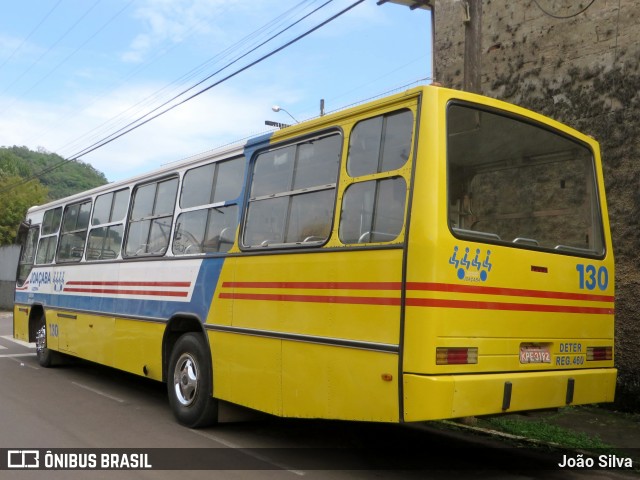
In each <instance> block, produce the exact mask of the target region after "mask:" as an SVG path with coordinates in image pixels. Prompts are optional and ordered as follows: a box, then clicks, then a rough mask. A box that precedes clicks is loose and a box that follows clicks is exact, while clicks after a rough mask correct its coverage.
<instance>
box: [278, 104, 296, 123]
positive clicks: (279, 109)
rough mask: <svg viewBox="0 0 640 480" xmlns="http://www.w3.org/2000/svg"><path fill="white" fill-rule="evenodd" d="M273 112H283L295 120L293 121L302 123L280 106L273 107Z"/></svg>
mask: <svg viewBox="0 0 640 480" xmlns="http://www.w3.org/2000/svg"><path fill="white" fill-rule="evenodd" d="M271 110H273V111H274V112H276V113H277V112H279V111H281V110H282V111H283V112H284V113H286V114H287V115H289V116H290V117H291V118H293V120H294V121H295V122H296V123H300V122H299V121H298V120H296V117H294V116H293V115H291V114H290V113H289V112H287V111H286V110H285V109H284V108H282V107H280V106H278V105H274V106H273V107H271Z"/></svg>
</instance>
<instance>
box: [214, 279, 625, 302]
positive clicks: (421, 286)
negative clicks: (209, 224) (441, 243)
mask: <svg viewBox="0 0 640 480" xmlns="http://www.w3.org/2000/svg"><path fill="white" fill-rule="evenodd" d="M401 287H402V284H401V283H400V282H224V283H223V284H222V288H273V289H278V288H290V289H316V290H400V288H401ZM407 290H411V291H427V292H450V293H468V294H476V295H501V296H507V297H531V298H548V299H557V300H577V301H588V302H613V301H614V297H613V296H612V295H611V296H610V295H593V294H589V293H571V292H557V291H548V290H526V289H521V288H508V287H484V286H478V285H458V284H453V283H428V282H407Z"/></svg>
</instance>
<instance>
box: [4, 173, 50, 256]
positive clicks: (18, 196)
mask: <svg viewBox="0 0 640 480" xmlns="http://www.w3.org/2000/svg"><path fill="white" fill-rule="evenodd" d="M23 181H24V180H23V179H22V178H21V177H18V176H13V175H12V176H3V177H0V245H8V244H11V243H13V242H14V241H15V238H16V234H17V233H18V226H19V225H20V222H22V221H23V220H24V218H25V214H26V213H27V210H28V209H29V207H32V206H33V205H38V204H42V203H45V202H46V201H47V197H48V191H47V188H46V187H44V186H43V185H42V184H41V183H40V182H39V181H37V180H31V181H30V182H27V183H25V184H24V185H21V186H20V187H18V188H12V189H11V190H7V191H6V192H2V190H3V189H4V188H6V187H9V186H13V185H17V184H19V183H21V182H23Z"/></svg>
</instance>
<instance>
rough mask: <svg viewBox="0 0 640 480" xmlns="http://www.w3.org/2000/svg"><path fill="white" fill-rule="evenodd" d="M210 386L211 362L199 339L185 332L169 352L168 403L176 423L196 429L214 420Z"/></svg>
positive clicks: (213, 405)
mask: <svg viewBox="0 0 640 480" xmlns="http://www.w3.org/2000/svg"><path fill="white" fill-rule="evenodd" d="M212 384H213V377H212V374H211V361H210V358H209V354H208V349H207V347H206V345H205V343H204V340H203V339H202V336H201V335H198V334H195V333H185V334H184V335H182V336H181V337H180V338H179V339H178V341H177V342H176V344H175V347H174V348H173V350H172V352H171V356H170V358H169V371H168V375H167V390H168V393H169V404H170V405H171V409H172V410H173V414H174V415H175V417H176V419H177V420H178V422H180V423H181V424H182V425H185V426H187V427H190V428H199V427H205V426H207V425H211V424H212V423H214V422H215V421H216V420H217V416H218V402H217V400H215V399H214V398H213V397H212V396H211V393H212V392H213V388H212V387H213V385H212Z"/></svg>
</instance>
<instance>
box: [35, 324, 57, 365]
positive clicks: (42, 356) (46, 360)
mask: <svg viewBox="0 0 640 480" xmlns="http://www.w3.org/2000/svg"><path fill="white" fill-rule="evenodd" d="M53 356H54V352H53V351H51V350H49V349H48V348H47V322H46V321H45V317H44V313H43V314H42V315H40V318H39V319H38V326H37V329H36V358H37V359H38V363H39V364H40V366H42V367H45V368H48V367H50V366H51V365H53Z"/></svg>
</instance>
